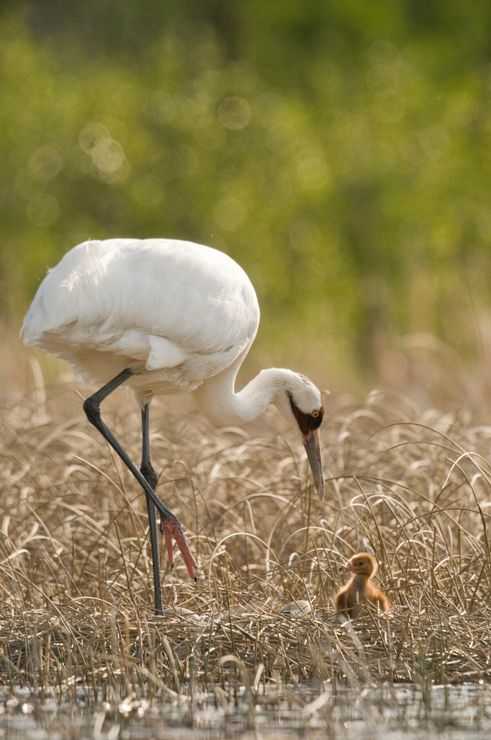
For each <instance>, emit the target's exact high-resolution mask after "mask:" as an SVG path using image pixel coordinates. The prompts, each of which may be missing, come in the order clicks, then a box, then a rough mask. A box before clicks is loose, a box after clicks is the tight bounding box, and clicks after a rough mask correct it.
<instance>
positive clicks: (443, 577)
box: [0, 370, 491, 732]
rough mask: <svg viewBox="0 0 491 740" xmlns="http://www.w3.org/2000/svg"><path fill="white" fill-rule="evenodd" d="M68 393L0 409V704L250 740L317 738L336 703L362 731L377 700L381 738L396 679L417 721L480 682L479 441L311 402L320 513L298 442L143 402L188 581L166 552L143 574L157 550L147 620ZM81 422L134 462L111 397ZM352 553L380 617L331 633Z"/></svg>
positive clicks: (38, 394)
mask: <svg viewBox="0 0 491 740" xmlns="http://www.w3.org/2000/svg"><path fill="white" fill-rule="evenodd" d="M75 387H76V386H75V385H74V384H73V383H68V384H61V385H58V386H52V387H50V388H49V389H48V392H47V391H46V389H45V388H44V385H43V375H42V373H40V372H39V371H38V370H36V371H35V372H34V381H31V382H30V383H29V390H26V389H24V387H23V384H22V383H19V387H16V388H13V390H12V393H11V394H10V395H9V397H8V399H6V400H5V402H4V409H3V423H2V427H1V448H0V454H1V460H2V464H1V469H0V475H1V480H2V484H1V489H2V490H1V499H0V595H1V598H0V640H1V646H2V648H1V656H0V682H1V685H2V686H3V687H4V690H5V697H4V698H5V702H8V701H9V697H10V700H11V699H12V697H14V699H15V697H18V695H19V690H20V689H22V688H23V690H27V691H29V692H30V694H29V695H30V696H31V698H32V697H36V701H38V702H43V701H44V702H45V701H48V700H50V701H55V702H57V703H58V705H61V703H63V702H79V703H80V701H83V703H84V706H87V707H90V708H92V710H93V711H96V710H97V711H99V714H97V712H96V714H95V715H94V716H95V717H96V720H94V721H95V722H99V720H100V726H101V727H102V723H103V722H106V723H107V721H108V718H109V719H110V718H111V716H113V717H116V715H117V716H118V717H119V718H120V719H121V717H123V718H127V719H128V718H138V717H141V716H143V714H145V712H147V715H148V712H150V711H156V710H155V707H156V706H158V707H160V710H159V711H160V716H161V717H162V716H164V715H165V717H166V720H165V721H166V722H167V723H170V724H171V725H172V724H174V725H178V726H187V727H199V726H210V727H213V726H215V725H214V724H213V723H214V722H218V720H217V719H216V716H218V715H217V714H216V713H219V711H224V707H228V708H229V709H230V708H231V707H232V709H233V712H234V714H233V717H234V718H235V719H231V717H232V713H231V712H229V714H228V715H226V716H228V717H229V721H230V722H231V723H232V724H231V726H233V727H236V729H237V727H239V726H240V727H241V728H242V729H244V728H245V729H247V728H249V729H250V730H252V729H253V728H255V727H257V723H258V721H259V720H258V717H259V716H260V713H261V712H266V714H267V713H268V712H269V716H273V715H274V716H275V717H276V718H277V721H280V720H278V717H280V718H281V716H282V714H281V713H282V712H294V715H295V717H297V725H298V722H299V723H300V725H302V723H303V724H304V725H305V726H310V727H312V726H314V728H315V727H316V726H317V725H318V726H319V727H320V728H323V730H324V731H325V730H326V728H331V730H332V731H333V732H334V729H333V728H334V727H335V721H336V717H338V718H339V716H340V715H339V712H340V711H341V709H340V707H343V706H344V710H343V711H344V715H343V716H344V717H346V716H348V715H349V718H352V719H353V720H359V719H360V717H363V718H364V719H365V720H367V718H368V720H369V721H370V722H371V723H372V726H373V727H376V724H377V722H378V721H379V719H377V718H380V717H381V716H382V715H383V713H384V711H385V710H384V707H386V706H388V705H390V706H392V709H393V714H394V716H395V719H394V722H395V723H396V725H397V723H399V724H398V725H397V726H399V727H400V726H401V723H403V722H405V721H406V720H405V716H406V715H405V713H404V709H403V708H401V707H402V706H403V705H401V703H400V701H398V702H395V700H394V696H395V694H394V692H395V691H396V690H397V689H398V687H399V685H400V684H402V683H410V684H412V686H413V687H415V689H414V690H417V692H418V702H419V705H418V706H419V710H418V711H419V714H420V717H423V718H424V717H426V718H428V717H431V716H432V714H431V712H432V702H433V698H432V697H434V692H433V688H434V686H435V685H441V686H448V687H449V686H451V685H452V684H459V685H461V684H465V683H468V682H472V683H473V684H475V685H476V686H479V685H480V683H479V682H481V683H482V682H484V683H486V682H487V681H489V679H490V678H491V659H490V649H489V646H490V645H491V627H490V625H491V619H490V617H491V608H490V601H489V593H490V587H491V568H490V544H489V534H490V533H489V526H490V519H489V506H490V500H491V496H490V494H491V486H490V479H491V467H490V464H489V462H488V451H489V448H490V444H491V426H485V425H482V424H480V425H475V424H474V423H473V421H472V417H471V415H470V414H468V413H464V412H460V413H443V412H439V411H438V410H436V409H429V410H423V411H421V410H420V409H418V408H417V407H415V406H414V405H413V404H412V403H411V402H409V401H408V400H407V399H406V398H404V397H401V396H396V395H389V394H384V393H382V392H377V391H374V392H372V393H370V394H369V395H368V397H366V398H365V399H363V400H356V399H353V398H348V397H342V396H338V397H335V398H330V400H329V401H328V404H327V414H326V422H325V424H324V427H323V432H322V440H323V449H324V454H325V464H326V489H327V490H326V497H325V501H324V502H321V501H320V500H319V499H318V498H317V495H316V493H315V491H314V490H313V489H312V486H311V483H310V479H309V477H308V475H307V469H306V464H305V461H304V458H303V454H302V450H301V447H300V446H299V444H298V440H296V439H295V438H293V437H290V436H285V435H284V434H278V433H274V431H273V430H272V427H273V426H274V423H275V422H274V421H271V422H270V423H269V425H268V424H266V425H265V426H264V427H255V428H254V429H249V430H245V431H244V430H238V429H226V430H222V431H217V430H215V429H213V428H211V427H210V426H209V425H208V423H207V422H206V421H205V420H204V419H203V418H202V417H201V416H200V415H199V413H198V412H197V411H194V410H193V409H188V408H186V410H185V411H183V409H182V408H181V407H179V406H175V408H174V410H173V411H172V412H169V410H168V408H167V406H166V404H164V403H163V404H160V403H159V402H157V403H156V404H155V410H154V414H153V418H152V445H153V458H154V464H155V467H156V468H157V469H158V470H159V472H160V481H159V487H158V492H159V494H160V495H161V496H162V497H163V498H164V499H165V500H166V502H167V503H168V504H169V506H171V508H172V509H173V510H174V511H175V512H176V513H177V514H178V515H179V516H180V518H181V520H182V522H183V523H184V525H185V530H186V532H187V536H188V538H189V542H190V545H191V547H192V549H193V551H194V552H195V553H196V555H197V558H198V561H199V567H200V575H199V579H198V583H197V584H194V583H192V582H190V581H189V578H188V577H187V574H186V571H185V568H184V566H183V564H182V561H181V560H180V558H179V557H177V560H176V566H175V569H174V571H173V572H170V571H168V570H165V556H164V555H163V556H162V565H163V568H164V572H163V594H164V599H165V603H166V613H165V616H164V617H155V616H154V614H153V609H152V592H151V563H150V559H149V547H148V539H147V524H146V508H145V501H144V497H143V494H142V492H141V491H140V490H139V488H138V486H137V484H136V483H135V482H134V481H133V480H132V478H131V476H130V475H129V474H127V472H126V471H125V470H124V469H123V467H122V466H121V465H120V463H119V460H116V459H115V458H114V456H113V454H112V453H111V451H110V449H109V448H108V447H107V446H106V445H105V444H104V443H102V442H101V440H100V438H99V437H98V435H97V433H96V432H95V431H94V430H93V429H92V428H91V427H90V426H89V425H88V423H87V422H86V420H85V418H84V417H83V414H82V411H81V404H80V399H79V397H78V395H77V392H76V391H75V390H74V388H75ZM82 390H83V389H82ZM103 413H104V414H105V416H106V419H107V420H108V421H109V423H110V425H111V426H112V427H113V428H114V429H115V430H116V433H117V435H118V436H119V437H120V438H121V439H122V440H124V442H125V444H126V445H127V447H128V449H129V450H130V451H131V453H132V454H133V455H134V457H135V458H136V459H138V455H139V414H138V410H137V408H136V406H135V405H134V403H133V401H132V399H131V397H130V396H128V398H127V399H125V397H124V394H123V393H121V394H120V395H119V396H118V398H117V399H114V400H112V401H109V402H107V403H106V405H105V406H104V412H103ZM367 548H370V549H371V550H373V552H374V553H375V554H376V557H377V560H378V563H379V581H380V583H381V586H382V587H383V588H384V590H385V591H387V593H388V594H389V596H390V598H391V601H392V602H393V608H392V611H391V613H390V615H389V616H388V617H387V618H386V617H383V616H380V615H377V614H376V613H374V612H370V613H368V614H367V615H366V616H365V617H364V618H363V619H361V620H357V622H353V623H351V624H350V623H345V624H341V623H340V622H339V621H337V620H336V619H335V615H334V612H333V608H332V598H333V595H334V593H335V591H336V588H337V587H338V586H339V585H340V584H341V583H342V582H343V580H344V579H345V575H344V573H343V572H342V566H343V564H344V563H345V562H346V560H347V558H348V557H349V556H350V555H351V554H353V553H354V552H356V551H358V550H360V549H367ZM292 603H293V605H294V607H295V605H297V607H298V608H297V609H296V610H295V608H294V607H293V608H292V607H290V608H286V609H285V605H287V604H292ZM295 687H303V689H302V690H298V691H296V690H295ZM346 691H354V692H355V695H356V697H357V700H356V702H355V703H353V700H352V699H350V698H349V694H345V693H343V692H346ZM374 691H376V692H378V693H376V694H374V693H373V692H374ZM351 696H352V695H351ZM333 697H336V699H335V700H334V698H333ZM343 697H345V698H343ZM374 697H376V700H375V699H374ZM15 701H17V702H19V701H20V700H19V699H18V698H17V699H15ZM343 702H344V704H343ZM5 706H8V705H7V703H6V704H5ZM19 706H20V704H19ZM101 707H103V709H102V710H101ZM164 708H165V711H164ZM205 710H206V711H205ZM100 712H102V715H101V714H100ZM118 712H119V714H118ZM214 712H215V715H214V714H213V713H214ZM111 713H112V714H111ZM162 713H164V714H162ZM336 713H337V714H336ZM346 713H347V714H346ZM101 716H102V719H100V717H101ZM221 716H222V715H221ZM289 716H290V715H289ZM97 717H99V719H97ZM203 717H205V719H203ZM283 719H284V721H286V720H285V718H283ZM290 719H291V717H290ZM314 720H315V722H314V725H312V722H313V721H314ZM220 722H221V723H222V724H221V725H220V726H221V727H222V728H223V716H222V720H220ZM234 723H236V724H234ZM315 723H317V725H316V724H315ZM99 729H100V728H99Z"/></svg>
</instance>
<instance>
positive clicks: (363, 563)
mask: <svg viewBox="0 0 491 740" xmlns="http://www.w3.org/2000/svg"><path fill="white" fill-rule="evenodd" d="M346 567H347V568H348V570H350V571H351V572H352V573H353V575H352V576H351V578H350V579H349V581H348V582H347V583H345V585H344V586H342V588H340V589H339V591H338V592H337V594H336V597H335V600H334V603H335V606H336V614H340V615H342V616H345V617H350V618H351V619H354V618H356V617H359V616H360V614H361V613H362V611H363V606H364V605H365V604H366V603H367V602H370V603H371V604H373V605H374V606H377V607H380V609H381V610H382V611H383V612H386V611H388V609H389V607H390V601H389V599H388V598H387V596H386V595H385V594H384V593H383V592H382V591H380V589H378V588H377V587H376V586H374V585H373V583H372V578H373V576H374V575H375V573H376V572H377V561H376V560H375V558H374V557H373V555H370V553H368V552H359V553H357V554H356V555H353V557H352V558H350V559H349V561H348V564H347V566H346Z"/></svg>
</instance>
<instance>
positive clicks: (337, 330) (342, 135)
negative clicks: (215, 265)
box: [0, 0, 491, 384]
mask: <svg viewBox="0 0 491 740" xmlns="http://www.w3.org/2000/svg"><path fill="white" fill-rule="evenodd" d="M0 36H1V41H0V54H1V63H0V76H1V105H0V131H1V137H0V155H1V162H2V181H1V198H0V203H1V206H0V208H1V214H0V229H1V232H2V238H1V240H0V308H1V312H2V317H3V322H4V324H5V325H7V326H16V324H17V323H18V322H19V320H20V317H21V316H22V313H23V311H24V310H25V308H26V307H27V304H28V302H29V300H30V298H31V297H32V294H33V292H34V290H35V289H36V286H37V285H38V283H39V281H40V279H41V278H42V277H43V276H44V274H45V272H46V269H47V267H49V266H51V265H53V264H54V263H55V262H56V261H57V259H58V258H59V256H60V255H61V254H62V253H63V252H65V251H66V250H67V249H68V248H69V247H70V246H72V245H74V244H76V243H78V242H80V241H82V240H84V239H86V238H89V237H91V238H99V237H100V238H104V237H110V236H138V237H146V236H172V237H179V238H184V239H192V240H195V241H198V242H202V243H206V244H209V245H212V246H217V247H219V248H222V249H224V250H226V251H227V252H229V253H230V254H231V255H232V256H234V257H235V258H236V259H237V260H238V261H239V262H240V263H241V264H242V265H243V266H244V267H245V269H246V270H247V271H248V272H249V274H250V276H251V278H252V280H253V282H254V284H255V286H256V289H257V291H258V294H259V297H260V302H261V307H262V313H263V318H262V326H261V330H260V334H259V336H258V340H257V342H258V343H257V348H256V350H255V358H256V360H255V361H257V363H258V364H261V363H262V362H263V361H265V362H270V363H271V362H273V363H275V364H283V363H284V364H286V363H288V364H289V365H291V366H293V367H297V368H299V369H300V368H301V369H304V370H309V368H310V367H311V368H313V372H314V377H319V376H320V375H322V374H323V373H324V372H325V375H326V384H329V380H328V379H329V378H330V379H331V380H332V382H334V383H336V382H337V383H339V384H342V383H343V382H348V379H355V380H356V378H362V377H364V378H367V377H368V378H370V379H371V378H376V377H377V376H378V375H379V374H380V373H382V375H384V374H385V375H387V374H390V373H391V372H392V373H396V374H397V372H399V369H400V368H399V366H398V364H397V362H396V363H394V362H392V365H391V361H390V357H392V358H393V355H391V354H390V353H391V351H392V350H394V349H395V348H397V347H398V346H399V344H400V339H399V338H400V337H402V336H407V335H412V334H414V333H422V332H424V333H428V334H431V335H434V336H437V337H440V338H441V339H442V340H443V341H444V342H445V343H446V344H448V345H449V346H450V347H451V348H452V351H454V352H455V353H456V354H457V356H459V357H460V358H462V359H464V360H465V361H468V362H472V361H473V360H474V359H475V358H476V356H479V354H481V355H482V353H483V346H484V344H485V343H486V333H487V327H488V324H489V322H488V318H487V317H488V309H489V305H490V289H489V286H490V266H489V265H490V259H489V258H490V246H489V245H490V239H491V210H490V195H491V191H490V183H491V157H490V144H491V3H489V1H488V0H486V1H485V0H474V1H473V2H472V3H463V2H449V1H448V0H374V1H373V2H366V0H329V1H325V2H324V1H322V0H281V1H279V2H272V3H267V2H264V0H195V2H192V1H191V0H170V1H169V0H168V1H166V2H164V1H162V0H160V1H158V0H139V1H138V2H137V0H133V1H130V0H84V2H83V3H67V2H64V1H63V0H49V1H48V0H37V1H36V2H35V1H34V0H31V1H30V2H22V1H21V0H11V1H10V2H9V1H8V0H3V2H2V4H1V10H0ZM387 358H389V360H388V359H387ZM398 368H399V369H398Z"/></svg>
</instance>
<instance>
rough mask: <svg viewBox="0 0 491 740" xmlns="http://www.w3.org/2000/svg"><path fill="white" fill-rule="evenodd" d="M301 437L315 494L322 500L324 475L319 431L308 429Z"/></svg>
mask: <svg viewBox="0 0 491 740" xmlns="http://www.w3.org/2000/svg"><path fill="white" fill-rule="evenodd" d="M302 436H303V444H304V447H305V451H306V452H307V457H308V459H309V465H310V469H311V471H312V475H313V477H314V483H315V487H316V488H317V493H318V494H319V496H320V497H321V498H324V474H323V471H322V457H321V447H320V442H319V430H318V429H310V430H309V431H308V432H307V433H305V434H303V435H302Z"/></svg>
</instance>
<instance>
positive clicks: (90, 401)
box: [83, 396, 101, 422]
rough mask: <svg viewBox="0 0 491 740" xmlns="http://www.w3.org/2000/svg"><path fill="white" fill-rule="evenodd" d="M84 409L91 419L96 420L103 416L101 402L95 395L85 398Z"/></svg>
mask: <svg viewBox="0 0 491 740" xmlns="http://www.w3.org/2000/svg"><path fill="white" fill-rule="evenodd" d="M83 409H84V411H85V414H86V416H87V419H88V420H89V421H91V422H94V421H97V420H98V419H100V418H101V410H100V406H99V402H98V401H97V399H96V398H94V396H90V397H89V398H86V399H85V401H84V404H83Z"/></svg>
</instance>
